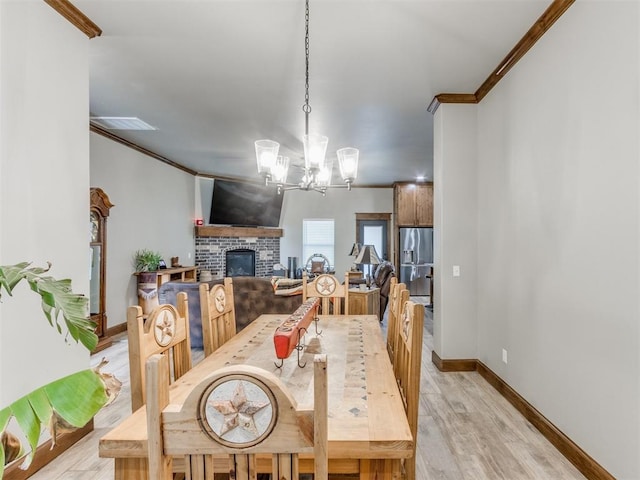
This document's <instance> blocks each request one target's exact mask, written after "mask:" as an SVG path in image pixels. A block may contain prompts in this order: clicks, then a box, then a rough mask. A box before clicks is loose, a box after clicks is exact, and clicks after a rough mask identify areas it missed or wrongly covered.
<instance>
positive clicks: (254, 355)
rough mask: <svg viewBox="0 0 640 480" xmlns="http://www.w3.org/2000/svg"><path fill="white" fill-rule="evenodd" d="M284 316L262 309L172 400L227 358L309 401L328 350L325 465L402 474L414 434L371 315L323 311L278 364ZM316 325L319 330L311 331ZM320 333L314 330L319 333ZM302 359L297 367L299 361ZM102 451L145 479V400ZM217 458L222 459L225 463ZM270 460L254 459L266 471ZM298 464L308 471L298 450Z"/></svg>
mask: <svg viewBox="0 0 640 480" xmlns="http://www.w3.org/2000/svg"><path fill="white" fill-rule="evenodd" d="M287 317H288V315H271V314H270V315H261V316H260V317H258V318H257V319H256V320H255V321H253V322H252V323H251V324H250V325H248V326H247V327H246V328H245V329H243V330H242V331H240V332H239V333H238V334H237V335H236V336H234V337H233V338H232V339H231V340H229V341H228V342H227V343H225V344H224V345H223V346H222V347H220V348H219V349H218V350H216V351H215V352H213V353H212V354H211V355H209V356H208V357H206V358H205V359H203V360H202V361H201V362H200V363H198V364H197V365H195V366H194V367H193V368H192V369H191V370H190V371H189V372H187V373H186V374H185V375H183V376H182V377H181V378H179V379H178V380H177V381H176V382H175V383H173V384H172V385H171V388H170V392H169V395H170V400H169V401H170V404H181V403H182V402H184V400H185V398H186V396H187V395H188V393H189V392H190V391H191V389H192V388H193V386H194V385H196V384H198V383H199V382H200V381H202V380H203V379H204V378H205V377H206V376H208V375H209V374H210V373H211V372H213V371H215V370H216V369H218V368H221V367H223V366H225V365H232V364H249V365H254V366H258V367H260V368H263V369H265V370H268V371H270V372H272V373H273V374H275V375H277V376H278V377H280V379H281V380H282V381H283V382H284V383H285V385H286V386H287V387H288V388H289V390H290V392H291V394H292V395H293V396H294V398H295V399H296V401H297V402H298V403H299V404H301V405H309V406H310V405H312V404H313V356H314V355H315V354H318V353H325V354H327V365H328V367H327V370H328V390H329V422H328V423H329V433H328V443H329V472H330V473H350V474H358V475H359V478H360V479H361V480H365V479H367V480H373V479H377V480H382V479H386V480H391V479H397V478H400V471H401V459H403V458H409V457H411V456H412V455H413V442H414V439H413V437H412V435H411V431H410V429H409V423H408V421H407V417H406V414H405V411H404V408H403V404H402V399H401V397H400V393H399V390H398V387H397V385H396V382H395V377H394V374H393V368H392V366H391V362H390V361H389V356H388V355H387V350H386V343H385V340H384V338H383V334H382V331H381V329H380V321H379V320H378V317H377V316H375V315H335V316H332V315H321V316H320V317H319V320H318V322H317V324H316V325H314V322H312V324H311V325H310V326H309V329H308V331H307V333H306V335H305V336H304V337H303V343H304V345H305V346H304V349H303V350H302V351H301V354H300V361H299V362H298V357H297V354H296V351H295V350H294V352H293V353H292V355H291V356H290V357H289V358H287V359H285V360H284V363H283V365H282V367H281V368H278V367H277V366H276V364H279V362H277V360H278V359H277V358H276V355H275V351H274V346H273V333H274V331H275V330H276V328H277V327H278V326H279V325H280V324H281V323H282V322H283V321H284V320H286V319H287ZM316 327H317V330H316ZM316 332H317V333H316ZM299 363H300V365H305V363H306V366H304V367H303V366H300V365H299ZM99 454H100V456H101V457H106V458H114V459H115V479H116V480H148V468H147V459H146V458H147V427H146V410H145V407H142V408H140V409H138V410H137V411H135V412H133V413H132V414H131V415H130V416H129V417H127V418H125V419H124V420H123V421H122V422H121V423H120V424H119V425H118V426H116V427H115V428H114V429H113V430H111V431H110V432H109V433H107V434H106V435H105V436H104V437H102V438H101V439H100V446H99ZM223 462H224V459H221V465H224V463H223ZM270 468H271V459H270V458H264V459H258V470H259V471H262V472H269V471H270ZM300 470H301V471H302V472H312V471H313V458H312V457H304V456H301V459H300Z"/></svg>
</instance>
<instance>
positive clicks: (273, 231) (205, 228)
mask: <svg viewBox="0 0 640 480" xmlns="http://www.w3.org/2000/svg"><path fill="white" fill-rule="evenodd" d="M282 236H283V233H282V229H281V228H267V227H229V226H220V225H201V226H196V237H282Z"/></svg>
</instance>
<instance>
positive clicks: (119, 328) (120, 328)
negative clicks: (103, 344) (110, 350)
mask: <svg viewBox="0 0 640 480" xmlns="http://www.w3.org/2000/svg"><path fill="white" fill-rule="evenodd" d="M126 331H127V322H123V323H120V324H118V325H114V326H113V327H109V328H107V337H113V336H114V335H118V334H119V333H122V332H126Z"/></svg>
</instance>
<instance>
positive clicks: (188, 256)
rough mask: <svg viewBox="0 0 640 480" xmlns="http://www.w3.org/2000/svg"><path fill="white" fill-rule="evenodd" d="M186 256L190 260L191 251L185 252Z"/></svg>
mask: <svg viewBox="0 0 640 480" xmlns="http://www.w3.org/2000/svg"><path fill="white" fill-rule="evenodd" d="M187 258H188V259H189V260H191V252H189V253H187Z"/></svg>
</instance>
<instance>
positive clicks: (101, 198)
mask: <svg viewBox="0 0 640 480" xmlns="http://www.w3.org/2000/svg"><path fill="white" fill-rule="evenodd" d="M90 201H91V208H90V210H89V222H90V225H89V226H90V243H89V245H90V248H91V278H90V281H89V315H90V318H91V320H92V321H94V322H95V323H96V335H98V345H97V346H96V349H95V350H94V353H95V352H99V351H100V350H102V349H104V348H107V347H108V346H109V345H111V338H110V337H108V336H107V313H106V311H105V310H106V308H105V305H106V278H107V276H106V268H107V217H108V216H109V210H110V209H111V207H113V204H112V203H111V202H110V201H109V197H108V196H107V194H106V193H104V192H103V191H102V189H100V188H94V187H92V188H91V194H90Z"/></svg>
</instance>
